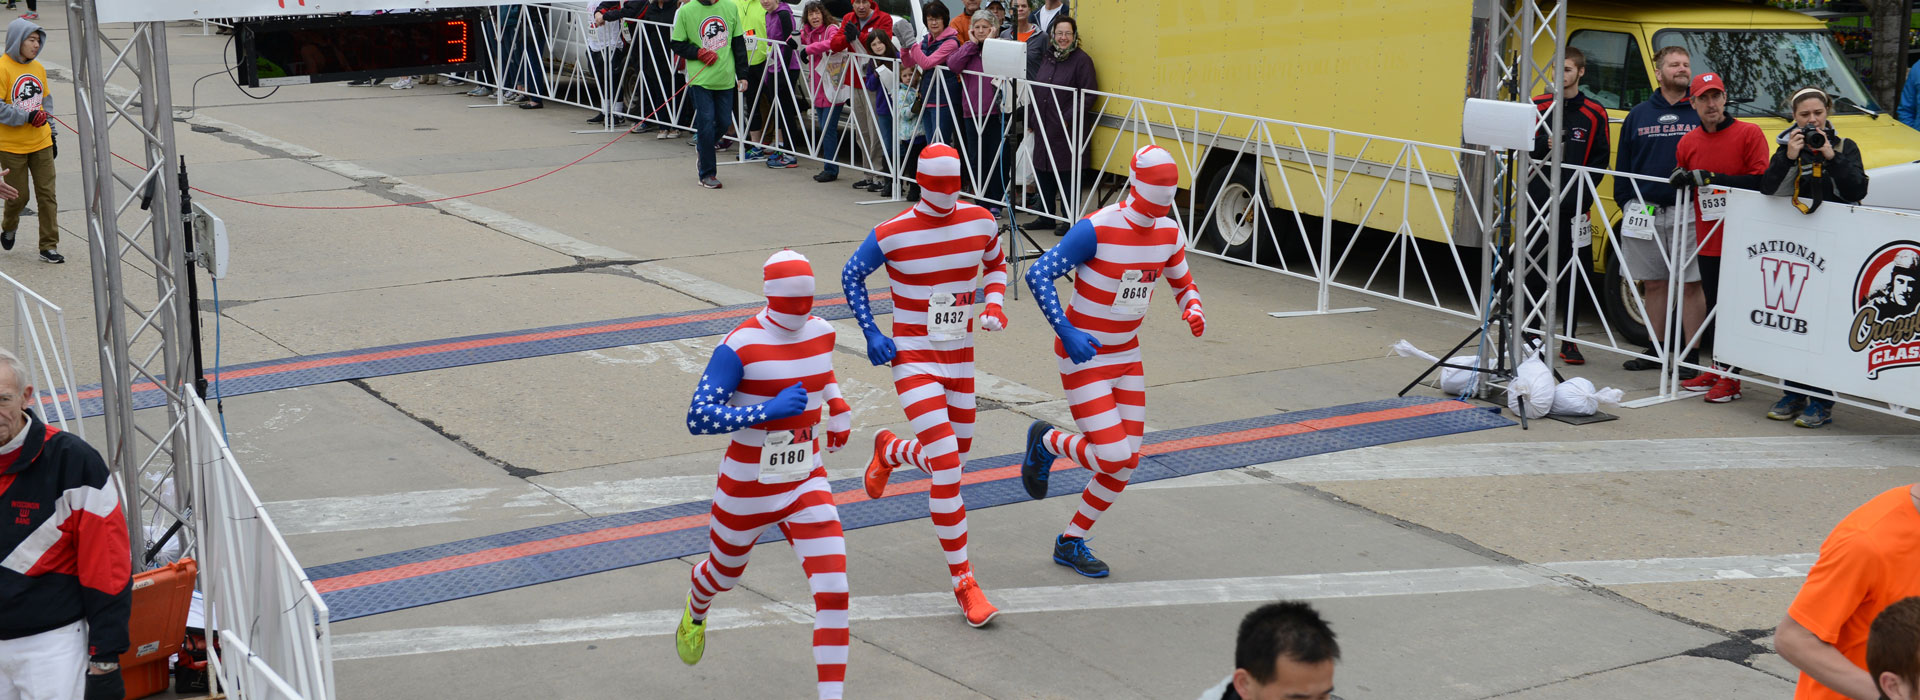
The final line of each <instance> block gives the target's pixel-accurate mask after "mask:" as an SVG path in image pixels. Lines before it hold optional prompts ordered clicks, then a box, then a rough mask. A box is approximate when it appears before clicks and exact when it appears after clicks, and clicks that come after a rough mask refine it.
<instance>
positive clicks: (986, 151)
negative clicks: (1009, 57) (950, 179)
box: [947, 10, 1010, 219]
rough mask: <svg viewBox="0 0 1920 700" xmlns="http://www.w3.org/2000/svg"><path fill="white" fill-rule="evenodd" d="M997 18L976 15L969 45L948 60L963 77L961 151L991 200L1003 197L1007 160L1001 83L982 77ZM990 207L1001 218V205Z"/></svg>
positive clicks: (972, 180) (971, 176)
mask: <svg viewBox="0 0 1920 700" xmlns="http://www.w3.org/2000/svg"><path fill="white" fill-rule="evenodd" d="M994 19H995V18H994V16H993V11H991V10H981V11H979V12H975V13H973V17H972V18H971V21H970V24H969V27H968V28H969V30H970V31H969V32H968V33H967V42H966V43H964V44H961V45H960V48H959V49H958V50H956V51H954V52H953V54H952V55H951V56H948V57H947V70H949V71H952V73H953V74H954V75H957V76H959V77H960V86H961V94H960V96H959V100H958V101H959V102H960V116H959V119H958V121H959V124H960V152H961V153H964V154H966V158H967V165H966V175H967V182H968V184H970V185H971V186H972V189H973V191H974V192H978V193H979V194H980V196H981V197H982V198H984V199H987V200H997V199H1000V197H1001V195H1002V194H1003V192H1002V188H1003V184H1002V183H1003V182H1004V178H1002V177H1001V176H1000V173H1001V168H1002V161H1003V160H1004V159H1005V158H1006V156H1005V155H1003V154H1002V153H1001V151H1002V149H1001V138H1000V136H1001V134H1002V133H1003V130H1004V128H1005V126H1004V121H1003V118H1002V117H1001V115H1000V90H999V86H998V85H997V84H996V83H998V82H999V81H997V80H995V79H993V78H989V77H986V76H984V75H981V74H980V72H981V71H982V70H985V68H986V66H985V64H984V62H983V61H982V58H981V51H982V50H983V49H985V48H986V41H987V40H988V39H991V38H993V34H994V32H995V31H996V30H997V29H998V25H997V24H995V22H994ZM1008 155H1010V154H1008ZM986 207H987V211H990V212H993V216H994V218H996V219H997V218H1000V206H999V205H995V204H986Z"/></svg>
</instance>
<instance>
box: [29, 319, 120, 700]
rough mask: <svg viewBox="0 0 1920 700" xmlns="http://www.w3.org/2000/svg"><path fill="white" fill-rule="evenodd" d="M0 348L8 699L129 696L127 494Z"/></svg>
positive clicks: (92, 699)
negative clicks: (48, 415)
mask: <svg viewBox="0 0 1920 700" xmlns="http://www.w3.org/2000/svg"><path fill="white" fill-rule="evenodd" d="M28 378H29V375H28V374H27V370H26V368H25V366H23V365H22V364H21V362H20V358H18V357H15V356H14V354H13V353H11V352H7V351H6V350H0V698H5V699H7V700H12V699H13V698H23V699H26V698H31V699H33V700H80V699H81V698H86V700H109V699H111V700H119V698H121V697H122V696H124V695H125V694H126V691H125V689H124V687H123V685H122V683H121V679H120V663H119V661H120V654H122V653H125V652H126V650H127V617H128V614H129V612H130V611H131V605H132V601H133V594H132V583H133V555H132V545H131V544H129V543H128V541H127V518H126V514H125V513H124V512H123V511H122V510H121V508H120V490H119V489H118V488H117V487H115V485H114V480H113V475H112V474H111V473H109V472H108V471H107V463H106V461H104V460H102V459H100V453H98V452H95V451H94V450H93V447H91V446H89V445H87V443H86V441H84V440H81V439H80V438H79V437H78V436H75V435H74V434H72V433H67V432H62V431H61V430H60V429H59V428H55V427H53V426H51V425H47V424H46V422H44V421H42V420H40V417H39V416H37V415H35V414H34V412H33V410H32V409H31V408H29V406H31V405H32V404H33V399H32V397H33V395H34V393H33V387H32V386H31V385H29V384H27V380H28Z"/></svg>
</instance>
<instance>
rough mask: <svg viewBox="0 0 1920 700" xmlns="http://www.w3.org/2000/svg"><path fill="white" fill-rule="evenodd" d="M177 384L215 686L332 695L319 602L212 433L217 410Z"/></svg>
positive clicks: (248, 693) (266, 693)
mask: <svg viewBox="0 0 1920 700" xmlns="http://www.w3.org/2000/svg"><path fill="white" fill-rule="evenodd" d="M180 391H181V393H183V394H185V395H186V396H188V397H189V398H190V402H191V404H192V407H191V410H189V411H188V414H187V423H188V431H187V434H188V440H189V445H190V448H191V450H192V455H193V480H194V494H195V499H196V507H195V509H194V512H193V516H192V517H193V527H194V530H195V533H196V534H197V541H198V543H199V547H198V552H199V565H200V581H199V583H200V586H199V589H200V592H201V593H202V594H204V596H205V597H206V601H207V611H206V615H207V621H206V625H207V630H208V631H209V633H217V634H218V636H219V639H220V640H221V646H220V647H218V648H217V649H216V650H213V651H210V652H209V654H208V658H209V661H210V662H211V664H212V668H213V670H214V678H215V682H217V683H218V684H219V688H218V690H217V692H218V691H224V692H225V693H226V694H227V695H228V696H229V697H235V698H242V699H245V698H274V697H286V698H299V699H301V700H332V698H333V697H334V695H333V693H334V684H333V654H332V638H331V636H330V633H329V632H328V627H327V625H328V621H327V604H326V602H325V601H323V600H321V598H320V594H319V592H318V591H316V590H315V589H314V587H313V582H312V581H309V580H308V579H307V575H306V572H305V569H303V568H302V567H301V566H300V562H299V561H297V560H296V559H294V557H293V551H292V550H291V549H289V548H288V547H287V543H286V540H285V539H283V538H282V537H281V536H280V531H279V530H278V529H277V528H275V527H274V524H273V518H272V517H270V516H269V515H268V514H267V511H266V508H265V507H263V506H262V505H261V503H260V497H259V496H258V495H257V494H255V493H254V490H253V486H252V484H250V483H249V482H248V481H247V476H246V474H245V473H244V472H242V471H241V469H240V464H239V462H238V461H237V460H235V459H234V457H233V453H232V452H231V451H229V450H228V449H227V444H226V441H225V440H223V439H221V436H220V424H219V422H218V419H216V418H214V417H213V415H212V414H210V413H209V412H208V411H207V406H206V404H205V403H204V402H202V401H201V400H200V398H199V397H197V396H194V395H193V390H192V387H191V386H183V387H181V389H180Z"/></svg>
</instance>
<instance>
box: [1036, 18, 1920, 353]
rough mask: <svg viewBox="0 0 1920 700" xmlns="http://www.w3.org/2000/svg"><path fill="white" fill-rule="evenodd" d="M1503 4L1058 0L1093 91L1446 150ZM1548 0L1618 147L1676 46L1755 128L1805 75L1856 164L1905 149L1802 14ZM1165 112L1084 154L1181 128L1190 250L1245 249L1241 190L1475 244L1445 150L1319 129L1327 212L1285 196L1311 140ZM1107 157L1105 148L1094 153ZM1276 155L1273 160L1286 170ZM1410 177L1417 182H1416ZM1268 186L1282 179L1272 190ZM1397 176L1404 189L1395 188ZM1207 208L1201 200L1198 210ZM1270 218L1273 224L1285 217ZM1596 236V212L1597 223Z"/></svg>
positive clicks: (1545, 56)
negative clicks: (1091, 72) (1094, 80)
mask: <svg viewBox="0 0 1920 700" xmlns="http://www.w3.org/2000/svg"><path fill="white" fill-rule="evenodd" d="M1503 1H1504V0H1345V1H1342V0H1208V1H1206V2H1193V1H1186V0H1181V1H1172V0H1077V1H1076V2H1074V5H1073V10H1074V15H1075V16H1076V18H1077V19H1078V20H1079V22H1080V33H1081V42H1082V46H1083V47H1084V48H1085V49H1086V50H1087V52H1088V53H1089V54H1090V55H1091V56H1092V57H1093V60H1094V63H1095V65H1096V67H1097V70H1098V74H1099V80H1100V85H1099V89H1100V90H1101V91H1102V92H1107V93H1114V94H1118V95H1126V96H1134V97H1140V98H1145V99H1148V100H1157V101H1161V102H1166V103H1173V104H1179V105H1190V106H1195V107H1204V108H1207V109H1210V110H1218V111H1220V112H1226V113H1235V114H1242V115H1249V116H1253V117H1260V118H1264V119H1279V120H1286V121H1291V122H1297V123H1302V124H1311V125H1319V126H1326V127H1332V128H1337V129H1341V130H1346V131H1352V132H1360V133H1366V134H1374V135H1378V136H1384V137H1391V138H1395V139H1405V140H1407V141H1412V142H1420V143H1428V144H1441V145H1458V144H1460V142H1461V119H1462V116H1461V115H1462V106H1463V103H1464V101H1465V99H1466V98H1467V97H1495V96H1496V95H1495V94H1494V91H1495V89H1496V87H1497V82H1498V77H1497V74H1498V73H1499V69H1498V66H1489V65H1487V60H1486V56H1487V54H1488V53H1489V52H1488V51H1486V49H1485V46H1486V43H1487V42H1488V41H1491V39H1490V38H1489V31H1490V30H1489V27H1490V24H1491V23H1490V20H1489V18H1490V17H1492V16H1493V14H1492V13H1493V12H1494V5H1493V3H1494V2H1503ZM1566 1H1567V8H1568V9H1567V43H1568V45H1570V46H1574V47H1577V48H1579V49H1581V50H1582V51H1583V52H1585V53H1586V55H1587V60H1588V67H1587V74H1586V77H1585V79H1584V81H1583V83H1582V89H1583V90H1584V91H1585V92H1586V94H1587V95H1588V96H1589V97H1591V98H1594V99H1595V100H1597V101H1599V102H1600V103H1601V104H1602V105H1603V106H1605V107H1606V108H1607V110H1608V113H1609V116H1610V118H1611V119H1612V121H1613V122H1614V127H1613V134H1612V136H1613V137H1614V138H1613V140H1612V143H1615V144H1617V143H1619V138H1618V137H1619V133H1618V132H1619V126H1618V125H1619V122H1620V120H1621V119H1623V118H1624V117H1625V116H1626V113H1627V110H1628V109H1630V108H1632V107H1633V106H1634V105H1635V104H1637V103H1639V102H1641V101H1643V100H1645V99H1646V98H1647V97H1648V96H1649V95H1650V94H1651V93H1652V91H1653V90H1654V89H1655V83H1654V78H1653V76H1654V74H1655V73H1654V69H1653V55H1654V53H1655V52H1656V51H1658V50H1659V49H1660V48H1661V47H1665V46H1670V45H1679V46H1685V47H1687V48H1688V49H1689V50H1690V54H1691V55H1692V64H1693V71H1694V73H1695V74H1696V75H1697V74H1699V73H1702V72H1706V71H1716V72H1719V73H1720V74H1721V75H1722V76H1723V77H1725V78H1726V79H1727V81H1728V83H1729V84H1730V85H1732V86H1733V90H1732V93H1733V94H1732V95H1731V97H1732V98H1733V104H1731V105H1730V106H1729V112H1730V113H1731V114H1732V115H1733V116H1734V117H1736V118H1739V119H1742V120H1747V121H1751V122H1753V123H1755V124H1757V125H1758V126H1760V127H1761V129H1762V130H1763V131H1765V132H1767V133H1768V134H1769V135H1772V134H1775V133H1778V132H1779V131H1781V130H1783V129H1785V128H1787V127H1788V126H1789V122H1788V119H1787V118H1786V111H1787V108H1786V106H1785V100H1786V98H1787V96H1788V95H1790V94H1791V93H1792V91H1794V90H1796V89H1798V88H1800V87H1804V86H1807V85H1817V86H1821V87H1823V88H1826V89H1827V90H1828V91H1829V92H1831V93H1832V94H1833V95H1834V96H1835V97H1836V98H1844V99H1839V100H1838V103H1839V104H1837V105H1836V106H1835V109H1834V116H1833V117H1832V122H1833V124H1834V126H1835V127H1836V128H1837V129H1838V130H1839V131H1840V133H1842V134H1845V135H1846V136H1848V137H1849V138H1852V139H1854V140H1855V141H1856V142H1858V143H1859V144H1860V146H1861V151H1862V154H1863V156H1864V158H1865V161H1866V165H1867V167H1868V168H1874V167H1878V166H1882V165H1889V164H1894V163H1905V162H1911V161H1916V160H1920V132H1916V131H1914V130H1913V129H1911V128H1909V127H1907V126H1904V125H1902V124H1900V123H1898V122H1897V121H1895V120H1894V118H1893V116H1892V114H1891V111H1892V105H1884V106H1883V105H1878V104H1876V103H1875V101H1874V100H1873V98H1872V96H1871V95H1870V94H1869V93H1868V92H1867V90H1866V89H1865V86H1864V83H1863V81H1861V80H1860V79H1859V77H1858V76H1856V75H1854V74H1853V73H1852V71H1851V69H1850V68H1848V66H1847V62H1846V61H1844V60H1843V54H1842V52H1841V51H1840V49H1839V47H1838V46H1837V45H1836V44H1835V42H1834V40H1833V38H1832V37H1831V35H1830V33H1829V32H1828V30H1827V27H1826V25H1825V24H1824V23H1822V22H1821V21H1819V20H1817V19H1814V18H1812V17H1809V16H1807V15H1805V14H1801V13H1798V12H1793V11H1790V10H1783V9H1778V8H1773V7H1769V6H1767V5H1765V4H1761V3H1755V2H1735V1H1733V0H1642V1H1636V2H1627V1H1615V0H1566ZM1531 48H1532V52H1533V53H1534V54H1535V56H1536V60H1539V61H1541V62H1542V63H1548V62H1550V61H1551V56H1552V54H1553V51H1554V47H1553V46H1552V45H1551V43H1550V42H1549V41H1546V40H1542V41H1537V42H1536V43H1535V45H1534V46H1533V47H1531ZM1175 114H1176V112H1175V111H1171V110H1157V109H1155V108H1154V106H1152V105H1141V104H1139V103H1130V102H1129V101H1126V100H1112V101H1108V102H1107V103H1106V108H1105V113H1104V114H1102V115H1099V126H1098V127H1097V128H1096V129H1095V130H1094V134H1093V155H1094V157H1093V161H1094V162H1095V163H1096V164H1099V165H1098V166H1097V167H1100V168H1102V169H1104V170H1106V171H1107V172H1110V173H1113V174H1117V175H1124V174H1125V169H1126V164H1127V161H1126V158H1125V154H1127V153H1129V152H1130V150H1131V147H1132V146H1133V145H1134V144H1135V143H1137V142H1139V141H1140V140H1141V138H1142V134H1143V133H1144V132H1145V131H1151V132H1152V133H1155V134H1157V135H1175V134H1178V133H1180V132H1182V131H1183V130H1184V132H1185V136H1186V138H1184V141H1185V142H1186V143H1184V148H1185V149H1186V151H1187V152H1186V154H1185V155H1184V156H1183V157H1182V160H1184V161H1186V163H1187V165H1185V166H1183V172H1182V173H1181V176H1182V180H1181V184H1182V187H1185V188H1187V189H1188V190H1189V193H1190V195H1191V196H1192V197H1193V199H1192V201H1194V202H1196V203H1200V204H1198V205H1196V206H1195V208H1194V211H1195V213H1194V216H1195V217H1196V218H1199V219H1201V220H1197V221H1193V222H1191V226H1192V228H1193V229H1194V238H1195V242H1194V244H1195V245H1196V246H1197V247H1198V248H1200V249H1201V250H1203V251H1205V252H1210V253H1216V254H1221V255H1225V256H1227V257H1229V258H1238V259H1243V260H1246V261H1248V262H1256V261H1255V260H1254V259H1253V256H1254V255H1255V250H1254V248H1255V246H1254V241H1253V240H1252V239H1253V238H1254V236H1255V233H1256V231H1255V229H1256V227H1257V223H1256V222H1255V221H1253V220H1251V219H1250V218H1249V217H1247V216H1245V215H1244V214H1245V212H1246V210H1247V208H1246V207H1241V206H1235V205H1236V204H1238V203H1242V202H1245V203H1247V204H1252V205H1265V206H1267V207H1271V208H1276V209H1282V210H1284V209H1289V208H1291V209H1293V210H1294V211H1298V212H1299V213H1300V214H1302V215H1306V216H1313V217H1318V216H1322V215H1330V216H1331V217H1332V218H1333V219H1334V220H1335V221H1339V222H1342V223H1343V224H1347V225H1348V226H1346V228H1349V229H1351V228H1353V227H1354V226H1365V227H1368V228H1374V229H1384V230H1386V231H1390V232H1392V231H1397V232H1399V233H1403V234H1409V235H1411V236H1414V237H1416V238H1420V239H1426V240H1434V241H1451V242H1453V243H1455V244H1461V245H1469V246H1477V245H1479V244H1480V241H1481V238H1482V234H1481V232H1480V231H1478V230H1477V229H1478V227H1477V226H1475V225H1473V224H1474V223H1475V222H1476V219H1474V217H1471V216H1469V215H1468V214H1469V213H1468V212H1466V211H1464V210H1465V209H1466V208H1467V207H1466V206H1465V201H1464V199H1465V198H1464V197H1462V194H1463V191H1462V190H1463V188H1478V187H1480V186H1481V185H1479V184H1478V182H1477V180H1478V179H1479V178H1478V177H1477V176H1475V174H1473V173H1469V175H1468V177H1466V178H1464V179H1463V178H1461V173H1459V172H1458V171H1457V169H1456V164H1455V163H1454V162H1452V161H1450V160H1449V159H1448V158H1446V157H1444V155H1445V154H1438V155H1440V156H1442V157H1436V154H1434V153H1432V152H1430V151H1429V152H1424V153H1423V152H1418V149H1410V148H1409V147H1407V146H1406V145H1405V144H1399V143H1393V142H1383V141H1380V140H1372V141H1368V140H1364V139H1359V138H1353V137H1345V136H1343V137H1340V138H1338V139H1336V140H1335V142H1334V150H1335V151H1336V153H1337V154H1338V157H1337V158H1336V159H1335V161H1334V162H1335V166H1336V167H1335V169H1336V177H1337V178H1338V179H1337V181H1336V182H1334V184H1335V185H1336V186H1338V189H1339V191H1340V192H1341V194H1340V196H1338V197H1335V198H1334V203H1333V206H1332V209H1333V211H1332V212H1330V213H1329V212H1325V211H1323V208H1324V207H1323V206H1322V202H1323V201H1324V200H1323V198H1322V197H1321V196H1320V194H1319V192H1317V191H1309V192H1304V193H1303V192H1301V191H1300V188H1301V185H1302V183H1312V182H1314V181H1315V179H1320V180H1322V181H1324V180H1326V175H1327V173H1326V172H1325V170H1324V169H1318V170H1316V169H1315V168H1316V167H1317V166H1316V165H1313V164H1310V163H1317V162H1318V161H1315V160H1314V157H1313V156H1312V155H1311V154H1312V152H1316V151H1317V152H1321V153H1324V152H1325V151H1326V149H1327V147H1328V142H1327V137H1326V135H1325V134H1324V133H1315V132H1312V131H1301V132H1299V133H1295V132H1293V131H1291V130H1288V129H1272V128H1269V129H1267V130H1266V132H1267V134H1266V135H1264V136H1260V137H1256V138H1249V136H1252V135H1253V132H1252V131H1250V126H1251V125H1252V124H1253V122H1252V121H1251V120H1244V119H1241V120H1236V119H1233V118H1230V117H1225V116H1220V115H1215V114H1207V115H1199V114H1195V113H1190V112H1187V113H1178V114H1185V115H1186V116H1170V115H1175ZM1142 121H1145V122H1151V126H1150V128H1149V129H1142V128H1141V122H1142ZM1176 122H1177V123H1176ZM1198 132H1210V134H1207V135H1202V134H1199V133H1198ZM1171 140H1182V139H1179V138H1175V139H1171ZM1302 140H1305V141H1308V143H1301V142H1300V141H1302ZM1263 143H1264V145H1263ZM1109 153H1118V154H1120V155H1118V156H1115V157H1105V158H1104V159H1103V156H1105V155H1106V154H1109ZM1411 160H1419V161H1421V162H1419V163H1417V164H1415V163H1410V162H1409V161H1411ZM1410 166H1417V169H1418V171H1419V174H1415V175H1413V176H1412V178H1411V180H1412V181H1413V182H1414V183H1415V187H1412V188H1409V187H1406V186H1405V185H1404V184H1400V183H1404V182H1406V181H1407V179H1408V175H1409V172H1408V169H1409V167H1410ZM1255 167H1260V168H1263V169H1264V171H1265V172H1264V175H1265V177H1264V178H1256V177H1255V173H1254V172H1253V169H1254V168H1255ZM1281 168H1285V169H1287V170H1288V171H1289V172H1288V173H1287V176H1288V177H1287V179H1285V180H1283V179H1282V178H1281V177H1280V171H1279V169H1281ZM1395 180H1399V181H1400V183H1396V182H1394V181H1395ZM1423 180H1426V181H1430V182H1432V185H1431V186H1430V187H1427V186H1421V185H1420V184H1419V183H1421V182H1422V181H1423ZM1255 182H1262V183H1264V185H1265V186H1264V187H1260V186H1256V185H1254V183H1255ZM1283 184H1289V185H1291V186H1292V187H1293V188H1294V192H1292V193H1291V194H1289V193H1288V192H1285V191H1283V189H1282V188H1283ZM1413 189H1417V190H1419V191H1417V192H1414V191H1408V190H1413ZM1254 190H1264V191H1254ZM1599 191H1600V193H1601V195H1602V201H1603V205H1604V206H1608V207H1611V202H1610V201H1608V200H1609V199H1610V195H1611V192H1612V190H1611V185H1610V183H1603V184H1602V185H1601V187H1600V190H1599ZM1473 199H1474V201H1475V202H1476V206H1478V203H1479V202H1484V201H1485V200H1484V199H1483V198H1482V197H1481V196H1480V195H1478V194H1477V193H1476V195H1475V197H1473ZM1216 201H1218V202H1219V205H1217V206H1205V205H1204V204H1205V203H1211V202H1216ZM1290 203H1291V204H1292V206H1291V207H1290V206H1289V204H1290ZM1203 214H1207V215H1205V216H1203ZM1609 215H1610V214H1609ZM1274 219H1275V220H1276V221H1279V222H1282V223H1284V222H1286V219H1287V217H1286V216H1284V215H1282V216H1275V217H1274ZM1604 229H1605V226H1600V225H1596V233H1604ZM1602 239H1603V237H1601V236H1596V241H1599V240H1602ZM1601 251H1604V246H1603V244H1599V243H1597V244H1596V255H1597V256H1599V257H1602V259H1603V260H1604V258H1605V256H1604V254H1603V253H1602V252H1601ZM1601 267H1603V268H1606V267H1614V266H1608V265H1601ZM1610 281H1612V280H1610ZM1609 290H1610V292H1609V293H1608V294H1607V295H1606V296H1609V297H1615V298H1614V299H1613V301H1614V302H1616V303H1615V304H1611V306H1613V307H1614V309H1615V310H1620V309H1623V305H1622V304H1619V303H1618V302H1619V299H1618V297H1617V295H1618V291H1619V287H1618V285H1617V284H1609ZM1619 320H1624V319H1616V321H1619ZM1622 325H1623V324H1622V323H1618V322H1616V323H1615V324H1614V326H1615V327H1616V328H1620V327H1622Z"/></svg>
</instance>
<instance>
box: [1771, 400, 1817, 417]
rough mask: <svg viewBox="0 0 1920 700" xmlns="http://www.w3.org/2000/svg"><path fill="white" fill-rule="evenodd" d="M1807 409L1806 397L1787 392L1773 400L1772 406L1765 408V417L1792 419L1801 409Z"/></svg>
mask: <svg viewBox="0 0 1920 700" xmlns="http://www.w3.org/2000/svg"><path fill="white" fill-rule="evenodd" d="M1804 410H1807V397H1805V396H1795V395H1793V394H1787V395H1786V396H1782V397H1780V400H1779V401H1775V402H1773V408H1769V409H1767V417H1768V418H1772V419H1774V420H1793V418H1794V417H1795V416H1798V415H1800V412H1801V411H1804Z"/></svg>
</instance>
